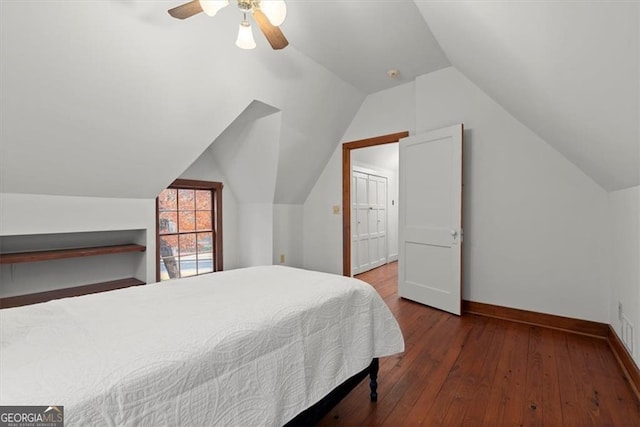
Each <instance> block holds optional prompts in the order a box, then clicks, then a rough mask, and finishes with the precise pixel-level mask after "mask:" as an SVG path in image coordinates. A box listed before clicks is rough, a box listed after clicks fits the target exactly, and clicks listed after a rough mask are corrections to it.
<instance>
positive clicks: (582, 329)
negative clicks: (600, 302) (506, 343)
mask: <svg viewBox="0 0 640 427" xmlns="http://www.w3.org/2000/svg"><path fill="white" fill-rule="evenodd" d="M462 311H464V312H465V313H470V314H478V315H480V316H488V317H495V318H497V319H504V320H510V321H512V322H520V323H526V324H528V325H535V326H544V327H547V328H552V329H560V330H563V331H567V332H573V333H576V334H582V335H589V336H592V337H597V338H603V339H606V338H607V337H608V335H609V325H607V324H606V323H600V322H593V321H590V320H581V319H574V318H571V317H563V316H556V315H554V314H546V313H538V312H535V311H527V310H521V309H518V308H511V307H502V306H499V305H493V304H485V303H481V302H475V301H467V300H463V301H462Z"/></svg>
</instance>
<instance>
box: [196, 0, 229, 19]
mask: <svg viewBox="0 0 640 427" xmlns="http://www.w3.org/2000/svg"><path fill="white" fill-rule="evenodd" d="M199 1H200V7H202V11H203V12H204V13H206V14H207V15H209V16H215V14H216V13H218V11H219V10H220V9H223V8H225V7H227V6H229V0H199Z"/></svg>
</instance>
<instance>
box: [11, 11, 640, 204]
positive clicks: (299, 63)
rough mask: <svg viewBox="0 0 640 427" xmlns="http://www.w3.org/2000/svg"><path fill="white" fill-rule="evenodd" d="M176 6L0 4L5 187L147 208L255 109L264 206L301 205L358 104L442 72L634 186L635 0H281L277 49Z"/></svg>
mask: <svg viewBox="0 0 640 427" xmlns="http://www.w3.org/2000/svg"><path fill="white" fill-rule="evenodd" d="M180 2H181V0H177V1H175V2H169V1H144V0H105V1H100V2H69V1H65V0H52V1H46V0H41V1H35V0H34V1H28V2H27V1H20V0H15V1H14V0H3V1H2V2H0V19H1V22H0V49H1V50H0V62H1V64H2V65H1V68H0V90H1V96H0V120H1V123H0V125H1V126H0V144H1V146H0V179H1V182H0V191H2V192H16V193H35V194H64V195H81V196H82V195H91V196H104V197H142V198H151V197H155V195H156V194H158V193H159V191H161V189H162V188H163V187H164V186H166V185H167V184H168V183H170V182H171V181H172V180H173V179H174V178H175V177H177V176H179V175H180V174H181V173H182V171H184V170H185V169H186V168H187V167H188V166H189V165H190V164H191V162H192V161H193V160H194V159H196V158H197V157H198V156H199V155H200V154H201V153H202V152H203V151H204V150H206V149H207V148H208V147H210V146H212V144H215V141H216V140H217V139H218V138H220V137H222V138H225V135H226V136H228V135H229V134H230V133H229V132H226V133H225V130H227V129H228V128H229V127H230V126H231V128H232V129H233V128H234V127H233V126H236V125H237V122H235V123H236V124H235V125H233V124H234V121H235V120H236V119H237V118H238V117H240V116H241V115H242V113H243V111H246V109H247V107H249V106H251V105H256V104H255V102H259V103H261V104H264V105H265V106H267V107H268V109H269V111H278V112H279V113H278V114H277V115H276V116H274V118H272V119H269V124H268V126H267V128H268V129H270V130H271V134H270V135H271V136H272V135H276V136H277V138H278V141H277V143H275V142H274V144H273V146H275V147H277V149H278V150H279V152H278V156H277V173H276V178H275V179H276V184H275V185H276V189H275V196H274V201H276V202H278V203H302V202H303V201H304V200H305V198H306V196H307V194H308V192H309V190H310V188H311V187H312V186H313V183H314V182H315V180H316V179H317V176H318V175H319V174H320V173H321V171H322V168H323V167H324V165H325V163H326V161H327V160H328V158H329V157H330V156H331V153H332V152H333V150H334V149H335V147H336V145H337V144H338V142H339V141H340V139H341V137H342V135H343V133H344V131H345V129H346V128H347V126H348V125H349V123H350V121H351V119H352V118H353V116H354V114H355V113H356V111H357V109H358V107H359V106H360V104H361V103H362V101H363V100H364V98H365V96H366V95H368V94H370V93H373V92H376V91H379V90H382V89H386V88H389V87H392V86H394V85H398V84H402V83H405V82H408V81H411V80H413V79H414V78H415V77H416V76H418V75H422V74H425V73H429V72H431V71H435V70H437V69H440V68H443V67H447V66H450V65H453V66H455V67H456V68H457V69H459V70H460V71H461V72H463V73H464V74H465V75H466V76H467V77H468V78H469V79H471V80H472V81H473V82H474V83H475V84H476V85H477V86H478V87H480V88H481V89H482V90H484V91H485V92H486V93H487V94H488V95H489V96H491V97H492V98H493V99H495V100H496V101H497V102H499V103H500V104H501V105H502V106H503V107H504V108H505V109H506V110H508V111H509V112H510V113H511V114H512V115H513V116H514V117H516V118H517V119H518V120H519V121H520V122H522V123H523V124H525V125H526V126H528V127H529V128H531V129H532V130H533V131H534V132H536V133H538V134H539V135H540V136H541V137H542V138H543V139H545V140H546V141H547V142H548V143H549V144H551V145H552V146H553V147H555V148H556V149H557V150H558V151H559V152H560V153H562V154H563V155H564V156H565V157H567V158H568V159H569V160H570V161H572V162H573V163H575V164H576V165H577V166H578V167H580V168H581V169H582V170H583V171H584V173H585V174H587V175H588V176H590V177H591V178H592V179H593V180H595V181H596V182H598V183H599V184H600V185H601V186H602V187H603V188H605V189H607V190H613V189H618V188H625V187H629V186H632V185H638V184H640V178H639V172H638V169H639V168H638V163H639V161H640V158H639V157H638V156H639V150H638V145H639V129H638V127H639V125H638V123H639V122H640V108H639V106H638V103H639V101H638V100H639V98H640V86H639V83H638V80H639V69H640V66H639V62H640V58H639V56H640V55H639V52H638V51H639V49H640V41H639V38H640V35H639V31H638V22H639V21H640V7H639V6H638V3H637V2H591V1H572V2H549V1H544V0H536V1H528V2H485V1H456V2H427V1H419V0H416V1H415V2H414V1H411V0H377V1H376V0H369V1H363V0H343V1H339V2H338V1H326V0H324V1H321V0H306V1H295V0H291V1H289V2H288V8H289V16H288V17H287V21H286V22H285V23H284V24H283V26H282V28H283V31H284V32H285V34H286V35H287V37H288V38H289V40H290V43H291V44H290V46H289V47H288V48H287V49H285V50H283V51H272V50H271V49H270V48H269V46H268V45H267V43H266V41H265V40H264V39H263V37H262V36H261V35H260V34H259V33H258V32H257V31H256V34H255V36H256V42H257V44H258V46H257V48H256V49H255V50H253V51H242V50H240V49H237V48H236V47H235V46H234V41H235V36H236V32H237V26H238V21H239V17H240V15H239V13H238V11H237V10H233V8H231V7H230V8H226V9H224V10H223V11H221V12H219V13H218V15H216V16H215V17H213V18H209V17H207V16H205V15H203V14H201V15H198V16H196V17H193V18H190V19H188V20H186V21H179V20H175V19H172V18H170V17H169V15H168V14H167V13H166V10H167V9H168V8H170V7H171V6H173V5H177V4H179V3H180ZM389 69H398V70H399V77H398V78H396V79H390V78H389V77H388V76H387V74H386V72H387V70H389ZM276 121H279V126H278V123H277V122H276ZM232 125H233V126H232ZM271 136H270V137H271Z"/></svg>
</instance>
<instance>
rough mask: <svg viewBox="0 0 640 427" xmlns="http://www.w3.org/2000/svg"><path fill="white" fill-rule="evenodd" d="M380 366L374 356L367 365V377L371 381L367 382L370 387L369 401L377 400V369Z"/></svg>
mask: <svg viewBox="0 0 640 427" xmlns="http://www.w3.org/2000/svg"><path fill="white" fill-rule="evenodd" d="M379 368H380V364H379V362H378V358H377V357H374V358H373V360H372V361H371V365H369V377H370V378H371V382H369V387H370V388H371V401H372V402H377V401H378V369H379Z"/></svg>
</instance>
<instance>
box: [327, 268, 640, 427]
mask: <svg viewBox="0 0 640 427" xmlns="http://www.w3.org/2000/svg"><path fill="white" fill-rule="evenodd" d="M358 278H360V279H362V280H364V281H365V282H367V283H370V284H372V285H373V286H374V288H375V289H376V290H377V291H378V292H379V293H380V295H381V296H382V297H383V299H384V300H385V302H386V303H387V305H388V306H389V308H390V309H391V311H392V312H393V314H394V315H395V316H396V319H397V320H398V324H399V325H400V328H401V329H402V331H403V335H404V338H405V352H404V353H402V354H400V355H395V356H392V357H385V358H382V359H381V360H380V373H379V376H378V379H379V386H378V402H377V403H371V402H370V401H369V386H368V381H363V382H362V383H361V384H360V385H358V386H357V387H356V388H355V389H354V390H353V391H352V392H351V393H350V394H349V395H348V396H347V397H346V398H345V399H343V400H342V401H341V402H340V403H339V404H338V405H337V406H336V407H335V408H333V409H332V410H331V411H330V412H329V413H328V414H327V415H326V416H325V417H324V418H323V419H322V420H321V421H320V422H319V423H318V425H319V426H368V425H383V426H392V427H396V426H405V425H428V426H431V425H446V426H458V425H459V426H478V425H487V426H492V427H493V426H503V425H512V426H522V425H525V426H536V425H538V426H552V427H554V426H607V425H612V426H640V402H639V401H638V400H637V399H636V397H635V395H634V393H633V391H632V389H631V387H630V385H629V383H628V382H627V380H626V379H625V377H624V375H623V373H622V370H621V369H620V367H619V366H618V365H617V361H616V359H615V356H614V355H613V353H612V352H611V350H610V349H609V347H608V345H607V343H606V341H604V340H602V339H598V338H594V337H588V336H582V335H575V334H571V333H567V332H564V331H559V330H552V329H546V328H543V327H538V326H529V325H524V324H518V323H513V322H509V321H505V320H499V319H491V318H487V317H481V316H476V315H470V314H465V315H463V316H461V317H457V316H453V315H451V314H448V313H445V312H442V311H439V310H436V309H433V308H430V307H427V306H423V305H421V304H417V303H415V302H412V301H408V300H405V299H402V298H399V297H398V295H397V263H392V264H388V265H387V266H384V267H381V268H378V269H375V270H372V271H370V272H367V273H364V274H362V275H359V276H358Z"/></svg>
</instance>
